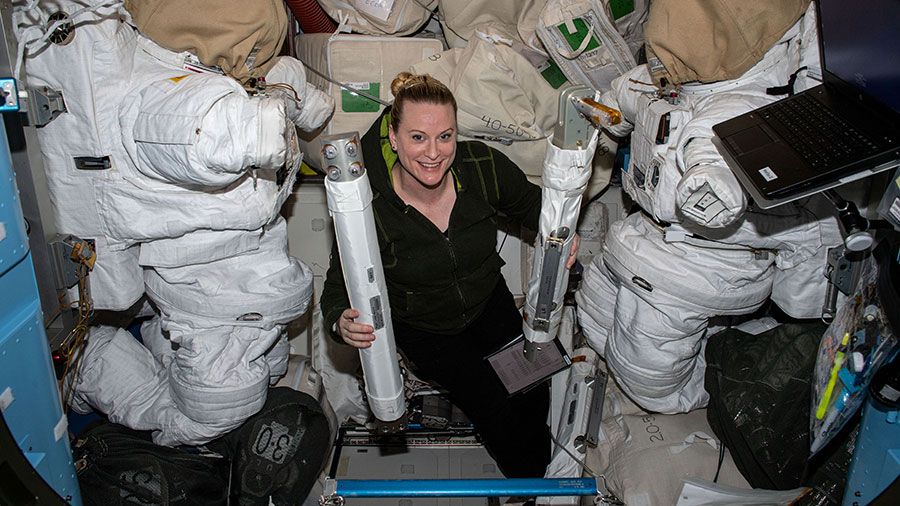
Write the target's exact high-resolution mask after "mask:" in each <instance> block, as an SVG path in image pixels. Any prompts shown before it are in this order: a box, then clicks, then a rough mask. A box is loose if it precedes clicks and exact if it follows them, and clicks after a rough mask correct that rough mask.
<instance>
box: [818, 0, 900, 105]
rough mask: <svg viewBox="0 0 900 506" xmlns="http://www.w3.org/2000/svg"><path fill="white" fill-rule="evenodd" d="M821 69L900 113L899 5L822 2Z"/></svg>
mask: <svg viewBox="0 0 900 506" xmlns="http://www.w3.org/2000/svg"><path fill="white" fill-rule="evenodd" d="M819 19H820V25H819V26H820V27H821V33H820V36H821V40H822V65H823V67H824V68H825V70H826V71H828V72H830V73H832V74H834V75H835V76H836V77H838V78H840V79H841V80H842V81H844V82H845V83H847V84H849V85H852V86H854V87H856V88H858V89H860V90H862V91H864V92H866V93H867V94H869V95H870V96H871V97H874V98H876V99H877V100H878V101H880V102H881V103H883V104H884V105H886V106H888V107H890V108H892V109H894V111H896V112H898V113H900V86H898V83H900V56H898V50H900V0H863V1H861V2H851V1H847V0H819Z"/></svg>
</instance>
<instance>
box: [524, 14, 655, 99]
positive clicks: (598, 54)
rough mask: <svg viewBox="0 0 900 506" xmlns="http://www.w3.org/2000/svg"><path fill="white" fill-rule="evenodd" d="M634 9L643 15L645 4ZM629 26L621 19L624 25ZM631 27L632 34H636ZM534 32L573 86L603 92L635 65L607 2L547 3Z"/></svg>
mask: <svg viewBox="0 0 900 506" xmlns="http://www.w3.org/2000/svg"><path fill="white" fill-rule="evenodd" d="M637 7H640V8H642V9H644V14H645V15H646V8H647V6H646V4H644V5H638V6H637ZM638 18H640V16H638ZM629 21H631V20H629ZM628 24H629V23H628V22H627V21H624V20H623V25H628ZM631 28H632V35H638V34H636V33H635V30H634V29H633V26H631ZM535 31H536V33H537V35H538V37H539V38H540V40H541V42H543V45H544V47H545V48H546V50H547V53H548V54H549V55H550V57H551V58H553V60H554V61H555V62H556V64H557V65H559V68H560V70H562V72H563V74H565V76H566V77H567V78H568V79H569V81H571V82H573V83H575V84H584V85H587V86H590V87H591V88H594V89H595V90H600V91H606V90H608V89H609V87H610V83H611V82H612V80H613V79H615V78H616V77H618V76H621V75H622V74H624V73H625V72H627V71H628V70H630V69H631V68H633V67H634V66H635V65H637V62H636V61H635V59H634V53H633V51H632V49H631V47H629V45H628V42H626V41H625V39H624V38H623V37H622V34H620V33H619V27H617V26H616V24H615V22H614V21H613V14H612V11H611V10H610V6H609V3H604V2H602V1H601V0H548V2H547V3H546V5H544V8H543V10H541V14H540V16H539V18H538V20H537V24H536V27H535ZM641 35H642V32H641V34H640V35H638V36H641ZM633 45H634V46H637V45H638V42H637V41H634V42H633Z"/></svg>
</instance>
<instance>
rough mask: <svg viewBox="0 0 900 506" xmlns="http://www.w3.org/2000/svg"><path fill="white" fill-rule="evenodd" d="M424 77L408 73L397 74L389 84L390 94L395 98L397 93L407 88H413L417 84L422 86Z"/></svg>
mask: <svg viewBox="0 0 900 506" xmlns="http://www.w3.org/2000/svg"><path fill="white" fill-rule="evenodd" d="M425 77H426V76H424V75H419V74H411V73H409V72H400V73H399V74H397V77H395V78H394V80H393V81H392V82H391V94H392V95H394V96H395V97H396V96H397V94H398V93H400V92H401V91H403V90H405V89H406V88H409V87H410V86H415V85H417V84H424V83H425V82H426V81H425Z"/></svg>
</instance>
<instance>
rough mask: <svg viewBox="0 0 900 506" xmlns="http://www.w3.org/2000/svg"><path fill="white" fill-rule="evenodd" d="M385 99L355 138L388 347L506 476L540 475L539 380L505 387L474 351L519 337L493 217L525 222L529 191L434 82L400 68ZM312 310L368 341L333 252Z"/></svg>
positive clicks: (542, 405) (544, 437) (533, 204)
mask: <svg viewBox="0 0 900 506" xmlns="http://www.w3.org/2000/svg"><path fill="white" fill-rule="evenodd" d="M391 91H392V93H393V94H394V102H393V104H392V106H391V107H388V108H386V109H385V111H384V112H383V113H382V115H381V117H380V118H379V119H378V120H376V122H375V123H374V124H373V125H372V127H371V128H370V129H369V131H368V132H367V133H366V134H365V135H364V136H363V137H362V139H361V142H360V144H361V146H362V154H363V158H364V159H365V163H366V173H367V174H368V177H369V182H370V184H371V186H372V193H373V198H372V210H373V214H374V217H375V223H376V227H377V229H378V243H379V248H380V252H381V259H382V264H383V265H384V275H385V282H386V285H387V290H388V299H389V301H390V309H391V313H390V314H391V321H392V324H393V329H394V337H395V340H396V342H397V346H398V348H399V349H400V350H401V351H402V352H403V353H404V355H405V356H406V358H408V359H409V361H410V362H411V364H412V366H413V368H414V370H415V371H416V374H417V375H418V376H419V377H420V378H422V379H427V380H430V381H433V382H435V383H437V384H439V385H440V386H441V387H443V389H445V390H446V391H447V392H448V396H449V398H450V400H451V401H452V402H453V403H454V404H456V406H458V407H459V408H460V409H462V411H463V412H464V413H465V414H466V415H467V416H468V417H469V419H470V420H472V422H473V423H474V424H475V428H476V429H477V430H478V432H479V434H480V435H481V437H482V439H483V441H484V443H485V447H486V448H487V450H488V451H489V452H490V453H491V455H492V456H493V457H494V459H495V460H496V461H497V464H498V466H499V468H500V470H501V471H503V473H504V474H505V475H506V476H507V477H510V478H539V477H543V475H544V472H545V470H546V466H547V463H548V462H549V460H550V431H549V429H548V427H547V424H546V419H547V411H548V409H549V388H548V385H547V384H546V383H545V384H542V385H539V386H538V387H536V388H533V389H531V390H529V391H528V392H525V393H521V394H517V395H515V396H512V397H509V396H508V395H507V392H506V389H505V388H504V387H503V384H502V383H501V382H500V380H499V379H498V378H497V376H496V374H495V373H494V372H493V370H492V369H491V368H490V366H489V365H488V364H487V363H486V361H485V360H484V357H485V356H487V355H489V354H490V353H491V352H493V351H495V350H496V349H498V348H500V347H501V346H503V345H505V344H507V343H508V342H510V341H512V340H513V339H514V338H516V337H517V336H519V334H520V333H521V330H522V316H521V313H520V312H519V310H518V309H517V308H516V305H515V302H514V301H513V297H512V295H511V294H510V291H509V289H508V288H507V286H506V281H505V280H504V279H503V277H502V275H501V274H500V268H501V267H502V266H503V260H501V259H500V256H499V254H498V253H497V251H496V250H497V215H498V213H501V212H502V213H504V214H506V215H507V216H509V217H510V218H513V219H515V220H518V221H519V222H520V223H522V224H523V225H525V226H527V227H530V228H532V229H536V228H537V224H538V217H539V216H540V207H541V206H540V203H541V189H540V188H539V187H538V186H535V185H533V184H531V183H529V182H528V180H527V179H526V177H525V175H524V174H523V173H522V171H520V170H519V168H518V167H516V166H515V164H513V163H512V162H511V161H510V160H509V159H508V158H507V157H506V156H504V155H503V154H502V153H500V152H499V151H496V150H494V149H492V148H490V147H488V146H486V145H484V144H483V143H481V142H470V141H463V142H460V141H458V139H457V123H456V101H455V99H454V98H453V95H452V93H451V92H450V90H449V89H448V88H447V87H446V86H445V85H444V84H443V83H441V82H440V81H438V80H436V79H434V78H432V77H430V76H426V75H412V74H408V73H401V74H400V75H399V76H397V78H396V79H394V82H393V83H392V85H391ZM332 255H333V258H332V262H331V267H330V268H329V270H328V275H327V279H326V280H325V289H324V291H323V293H322V297H321V304H322V314H323V317H324V319H325V324H326V328H331V329H332V334H333V336H332V337H333V338H334V339H335V340H336V341H338V342H343V343H346V344H348V345H350V346H354V347H357V348H368V347H370V346H371V344H372V341H373V340H374V339H375V335H374V333H373V332H374V329H373V327H372V326H371V325H368V324H364V323H359V322H357V321H355V320H356V318H358V317H359V312H358V311H356V310H355V309H353V308H350V304H349V301H348V298H347V292H346V289H345V287H344V280H343V273H342V272H341V267H340V265H341V264H340V262H339V260H338V255H339V252H338V251H337V249H336V248H335V249H334V250H333V253H332Z"/></svg>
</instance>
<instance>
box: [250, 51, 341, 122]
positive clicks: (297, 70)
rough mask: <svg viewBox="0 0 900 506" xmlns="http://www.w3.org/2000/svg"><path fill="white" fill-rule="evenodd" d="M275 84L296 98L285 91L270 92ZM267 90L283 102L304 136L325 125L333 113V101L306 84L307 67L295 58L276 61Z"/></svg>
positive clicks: (271, 69) (269, 73)
mask: <svg viewBox="0 0 900 506" xmlns="http://www.w3.org/2000/svg"><path fill="white" fill-rule="evenodd" d="M275 84H287V85H288V86H290V87H291V89H292V91H293V93H296V95H297V96H296V97H294V96H293V94H292V93H290V92H289V90H285V89H283V88H277V87H275V88H271V86H272V85H275ZM266 86H270V88H267V91H269V92H271V93H272V95H273V96H280V97H281V99H282V100H284V102H285V110H286V111H287V115H288V117H289V118H291V121H293V122H294V124H295V125H297V127H298V128H300V130H303V131H304V132H310V131H313V130H315V129H316V128H318V127H320V126H321V125H323V124H324V123H325V121H326V120H328V116H329V115H331V113H332V111H333V110H334V99H333V98H331V96H330V95H327V94H325V92H323V91H322V90H320V89H318V88H316V87H315V86H313V85H312V84H310V83H309V82H307V80H306V67H304V66H303V63H301V62H300V60H297V59H296V58H288V57H285V56H279V57H277V58H276V61H275V64H274V65H272V68H270V69H269V72H268V73H267V74H266Z"/></svg>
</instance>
